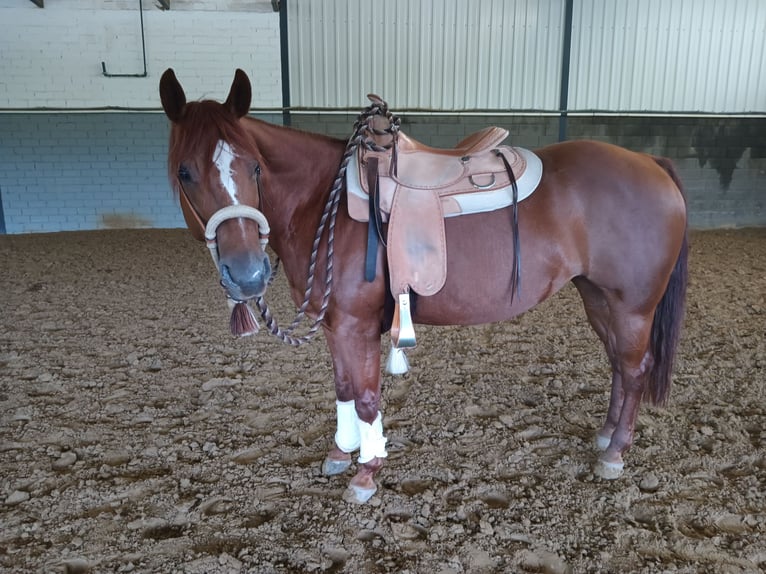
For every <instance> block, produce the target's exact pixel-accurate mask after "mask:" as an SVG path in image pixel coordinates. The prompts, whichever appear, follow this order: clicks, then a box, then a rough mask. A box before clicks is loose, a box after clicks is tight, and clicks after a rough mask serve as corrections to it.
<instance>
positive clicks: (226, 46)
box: [0, 0, 282, 233]
mask: <svg viewBox="0 0 766 574" xmlns="http://www.w3.org/2000/svg"><path fill="white" fill-rule="evenodd" d="M143 5H144V13H143V17H144V34H145V41H146V58H147V77H145V78H133V77H130V78H108V77H105V76H104V75H103V74H102V70H101V62H102V61H104V62H105V63H106V66H107V70H108V71H109V72H110V73H118V74H133V73H140V72H142V71H143V61H142V60H143V58H142V49H141V29H140V19H139V11H138V3H137V2H136V1H135V0H69V1H67V2H55V1H51V2H46V3H45V8H44V9H40V8H37V7H36V6H35V5H34V4H33V3H32V2H29V1H25V0H0V54H2V57H0V78H2V79H0V85H2V89H0V215H2V217H3V221H1V222H0V232H3V228H4V231H5V232H7V233H27V232H38V231H62V230H76V229H98V228H103V227H176V226H183V225H184V223H183V218H182V217H181V215H180V212H179V210H178V207H177V206H176V205H175V203H174V199H173V197H172V193H171V192H170V189H169V186H168V183H167V176H166V168H165V158H166V155H167V129H168V128H167V119H166V118H165V116H164V115H163V114H161V113H157V112H159V109H160V102H159V94H158V84H159V78H160V75H161V74H162V72H164V70H165V69H166V68H168V67H172V68H174V69H175V71H176V74H177V75H178V77H179V79H180V80H181V83H182V84H183V86H184V89H185V90H186V94H187V98H189V99H197V98H202V97H207V98H213V99H218V100H222V99H224V98H225V97H226V94H227V92H228V89H229V86H230V85H231V81H232V78H233V75H234V69H235V68H237V67H240V68H243V69H244V70H245V71H246V72H248V74H249V75H250V77H251V79H252V80H253V107H254V108H257V109H261V110H263V109H269V108H278V107H279V106H281V103H282V93H281V89H282V88H281V71H280V54H279V16H278V15H277V14H275V13H274V12H273V11H271V3H270V1H268V0H252V1H250V0H248V1H244V0H195V2H193V3H191V2H185V1H178V2H173V3H172V6H173V9H171V10H170V11H161V10H159V9H157V7H156V3H154V2H152V1H151V0H144V2H143ZM114 107H117V108H129V109H131V110H134V111H135V110H145V111H143V112H142V113H103V112H100V111H98V110H100V109H102V108H114ZM39 109H49V110H52V111H50V112H46V113H27V112H25V110H27V111H29V110H39ZM77 109H84V110H90V112H88V113H74V112H73V110H77ZM53 110H57V111H53ZM269 117H271V116H269ZM273 118H274V119H275V120H279V119H280V118H281V116H279V117H277V116H274V117H273Z"/></svg>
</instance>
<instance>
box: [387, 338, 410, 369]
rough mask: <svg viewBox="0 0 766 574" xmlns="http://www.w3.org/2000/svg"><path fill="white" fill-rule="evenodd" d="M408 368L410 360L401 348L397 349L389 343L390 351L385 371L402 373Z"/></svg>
mask: <svg viewBox="0 0 766 574" xmlns="http://www.w3.org/2000/svg"><path fill="white" fill-rule="evenodd" d="M409 370H410V362H409V361H408V360H407V355H406V354H405V353H404V350H403V349H397V348H396V347H394V346H393V345H391V352H390V353H389V354H388V360H387V361H386V371H387V372H388V373H390V374H392V375H404V374H405V373H406V372H407V371H409Z"/></svg>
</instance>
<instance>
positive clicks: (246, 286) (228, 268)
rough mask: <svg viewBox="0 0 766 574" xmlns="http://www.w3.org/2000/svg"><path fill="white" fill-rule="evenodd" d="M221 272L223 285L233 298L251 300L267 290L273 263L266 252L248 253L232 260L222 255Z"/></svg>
mask: <svg viewBox="0 0 766 574" xmlns="http://www.w3.org/2000/svg"><path fill="white" fill-rule="evenodd" d="M219 273H220V276H221V286H222V287H223V288H224V289H225V290H226V293H227V295H228V296H229V297H230V298H231V299H234V300H235V301H249V300H250V299H254V298H256V297H261V296H262V295H263V294H264V293H265V292H266V288H267V287H268V286H269V279H270V278H271V263H270V262H269V258H268V256H267V255H265V254H263V255H262V256H261V257H258V256H257V255H255V254H250V253H248V254H246V255H245V256H243V257H238V258H233V259H231V260H229V259H228V258H225V257H222V258H221V261H220V267H219Z"/></svg>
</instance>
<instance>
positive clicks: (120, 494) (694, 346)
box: [0, 229, 766, 574]
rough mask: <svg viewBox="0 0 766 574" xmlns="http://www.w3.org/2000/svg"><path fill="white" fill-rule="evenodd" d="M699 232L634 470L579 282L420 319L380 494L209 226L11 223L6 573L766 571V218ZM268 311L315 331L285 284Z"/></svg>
mask: <svg viewBox="0 0 766 574" xmlns="http://www.w3.org/2000/svg"><path fill="white" fill-rule="evenodd" d="M691 244H692V254H691V285H690V292H689V302H688V313H687V323H686V330H685V333H684V338H683V341H682V344H681V349H680V357H679V362H678V365H677V369H676V376H675V382H674V385H675V386H674V389H673V392H672V394H671V400H670V404H669V406H668V407H667V408H666V409H656V408H649V407H644V408H643V409H642V413H641V415H640V418H639V424H638V432H637V436H636V442H635V444H634V447H633V449H632V450H631V451H630V452H629V453H628V455H627V457H626V473H625V475H624V476H623V477H622V478H621V479H619V480H617V481H612V482H606V481H603V480H601V479H599V478H597V477H595V476H594V475H593V474H592V472H591V465H592V463H593V462H594V461H595V459H596V454H595V451H594V448H593V437H594V434H595V432H596V430H597V428H598V426H599V424H600V422H601V420H602V417H603V415H604V413H605V410H606V406H607V399H608V389H609V385H608V376H609V375H608V368H607V363H606V358H605V353H604V351H603V349H602V348H601V346H600V343H599V342H598V340H597V339H596V336H595V334H594V333H593V332H592V331H591V330H590V328H589V327H588V326H587V323H586V321H585V315H584V311H583V309H582V306H581V304H580V301H579V298H578V296H577V293H576V291H575V290H574V288H571V287H569V288H566V289H564V291H562V292H561V293H560V294H558V295H557V296H555V297H553V298H552V299H551V300H550V301H548V302H546V303H544V304H543V305H541V306H540V307H538V308H537V309H535V310H534V311H532V312H530V313H528V314H526V315H524V316H523V317H521V318H519V319H518V320H516V321H513V322H510V323H505V324H497V325H489V326H484V327H476V328H441V329H432V328H427V327H419V328H418V336H419V346H418V348H417V349H416V350H414V351H413V352H412V353H410V360H411V363H412V367H413V369H412V371H411V372H410V374H408V375H407V376H405V377H397V378H394V377H391V376H388V375H386V377H385V379H384V397H383V412H384V424H385V428H386V434H387V436H388V438H389V447H390V448H389V451H390V454H389V458H388V461H387V463H386V466H385V467H384V469H383V471H382V472H381V474H380V489H379V490H378V493H377V494H376V495H375V496H374V497H373V498H372V500H371V501H370V503H369V504H367V505H365V506H357V505H350V504H348V503H346V502H344V501H343V499H342V493H343V490H344V488H345V486H346V484H347V482H348V480H349V478H350V476H351V474H350V472H349V473H348V474H346V475H345V476H340V477H333V478H325V477H323V476H322V475H321V474H320V464H321V461H322V459H323V457H324V455H325V453H326V451H327V449H328V448H329V446H330V444H331V438H332V435H333V432H334V420H333V419H334V408H335V407H334V393H333V384H332V374H331V370H330V362H329V355H328V353H327V351H326V349H325V346H324V342H323V341H322V340H321V338H320V339H319V340H317V341H316V342H315V343H312V344H311V345H308V346H305V347H301V348H299V349H294V348H290V347H286V346H283V345H281V344H280V343H279V342H278V341H277V340H276V339H273V338H271V337H268V336H267V335H266V334H265V333H261V334H260V335H258V336H256V337H255V338H250V339H243V340H235V339H233V338H232V337H231V336H230V335H229V333H228V311H227V309H226V306H225V302H224V300H223V295H222V293H221V291H220V288H219V287H218V286H217V284H216V277H215V271H214V269H213V266H212V264H211V262H210V261H209V257H208V255H207V253H205V251H206V250H205V248H204V247H203V246H201V245H200V244H198V243H195V242H194V241H193V240H192V239H191V238H190V237H189V235H188V233H187V232H186V231H183V230H171V231H168V230H164V231H163V230H159V231H149V230H141V231H139V230H135V231H104V232H88V233H61V234H53V235H28V236H0V261H2V268H3V272H2V274H1V275H0V293H2V307H1V308H0V327H1V328H2V331H1V332H0V487H1V488H0V569H1V570H2V571H3V572H70V573H81V572H168V573H171V572H179V573H180V572H188V573H194V574H196V573H202V572H209V573H217V572H256V573H271V572H359V573H367V572H385V573H388V572H399V573H404V572H408V573H433V574H450V573H461V572H479V573H489V572H544V573H565V572H616V573H617V572H619V573H623V572H688V573H691V572H694V573H697V572H716V573H734V572H763V571H764V570H766V452H765V451H764V448H765V447H766V340H765V339H766V337H765V335H766V299H765V298H766V229H761V230H732V231H729V230H727V231H715V232H697V233H693V234H692V238H691ZM268 300H269V301H270V304H271V305H272V307H273V309H274V311H275V314H276V315H277V316H278V317H280V318H281V321H282V322H283V323H286V322H287V321H290V320H291V319H292V316H293V307H292V304H291V303H289V301H288V300H287V295H286V290H285V284H284V280H283V279H281V280H279V281H278V282H277V283H276V284H275V286H274V287H273V288H272V290H271V291H270V293H269V296H268ZM387 345H388V342H387V341H384V346H385V347H387Z"/></svg>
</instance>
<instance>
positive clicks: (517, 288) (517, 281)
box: [494, 149, 521, 302]
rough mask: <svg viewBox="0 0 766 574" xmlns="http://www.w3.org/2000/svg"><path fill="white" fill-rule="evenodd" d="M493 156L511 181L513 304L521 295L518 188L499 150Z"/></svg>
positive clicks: (508, 164)
mask: <svg viewBox="0 0 766 574" xmlns="http://www.w3.org/2000/svg"><path fill="white" fill-rule="evenodd" d="M494 152H495V155H497V156H498V157H499V158H500V159H502V160H503V165H504V166H505V170H506V171H507V172H508V177H509V178H510V179H511V187H512V189H513V204H512V207H511V210H512V214H513V215H512V220H511V227H512V232H513V269H512V270H511V302H513V296H514V295H521V245H520V244H519V188H518V186H517V185H516V176H515V175H514V174H513V168H511V164H510V163H508V160H507V159H506V157H505V154H503V152H502V151H500V150H499V149H495V150H494Z"/></svg>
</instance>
